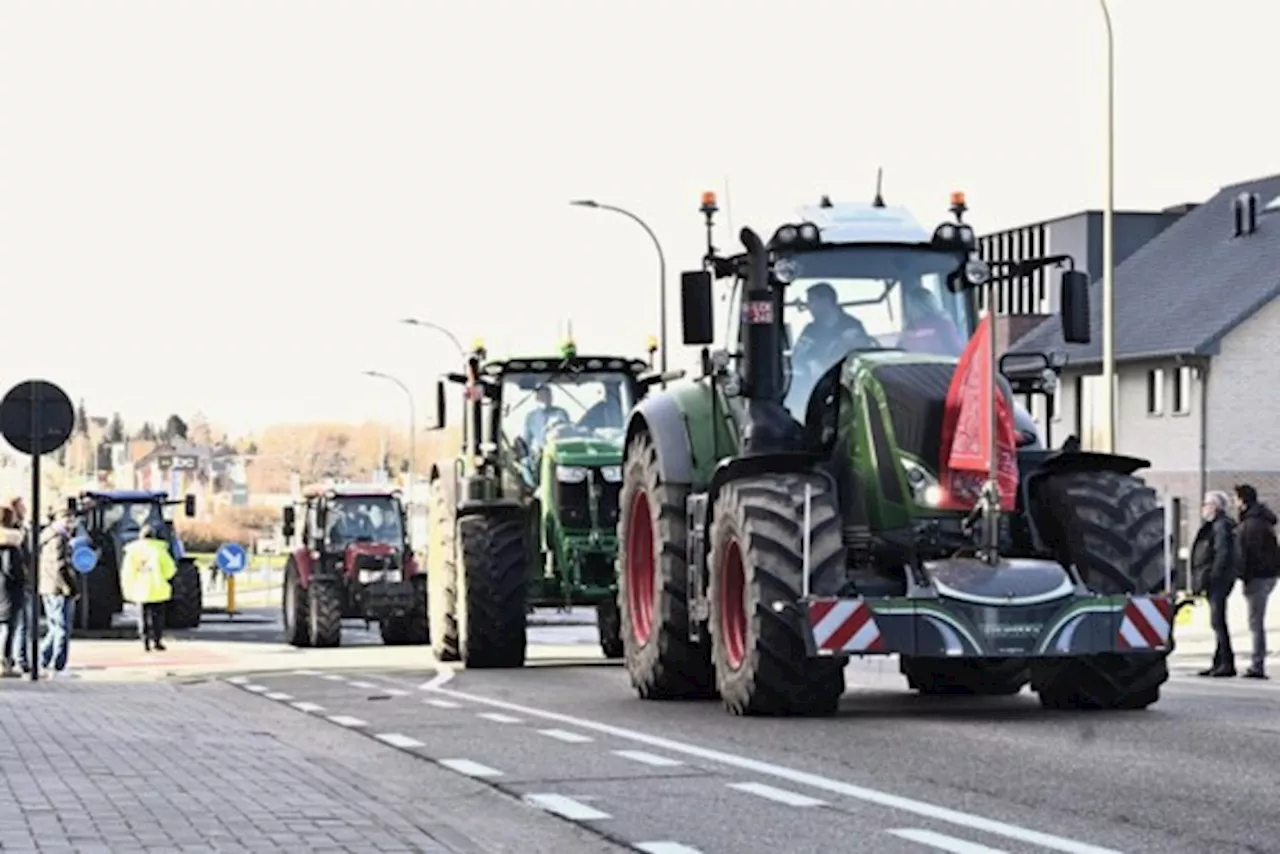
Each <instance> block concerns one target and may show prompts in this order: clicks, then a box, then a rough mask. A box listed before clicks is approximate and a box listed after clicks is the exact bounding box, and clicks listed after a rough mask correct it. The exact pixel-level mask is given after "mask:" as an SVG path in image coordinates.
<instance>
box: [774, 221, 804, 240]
mask: <svg viewBox="0 0 1280 854" xmlns="http://www.w3.org/2000/svg"><path fill="white" fill-rule="evenodd" d="M799 236H800V232H799V230H798V229H797V228H796V227H795V226H794V225H784V226H783V227H782V228H780V229H778V234H777V239H778V242H779V243H795V242H796V238H797V237H799Z"/></svg>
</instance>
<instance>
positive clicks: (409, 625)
mask: <svg viewBox="0 0 1280 854" xmlns="http://www.w3.org/2000/svg"><path fill="white" fill-rule="evenodd" d="M419 578H420V577H419ZM423 581H425V579H423V580H421V581H420V580H418V579H415V580H414V584H413V593H414V600H413V607H412V608H411V609H410V610H409V612H408V613H406V614H402V615H401V616H399V617H390V618H388V619H386V620H380V621H379V623H378V631H379V633H380V634H381V635H382V642H383V643H384V644H386V645H387V646H422V645H423V644H425V643H427V642H428V641H429V640H430V637H431V632H430V630H429V629H428V626H427V590H426V585H425V584H424V583H423Z"/></svg>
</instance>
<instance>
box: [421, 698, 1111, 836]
mask: <svg viewBox="0 0 1280 854" xmlns="http://www.w3.org/2000/svg"><path fill="white" fill-rule="evenodd" d="M446 681H447V680H446ZM441 684H443V683H441ZM434 690H436V691H439V692H440V693H442V694H446V695H448V696H450V697H453V698H455V699H458V700H465V701H467V702H470V703H476V704H479V705H482V706H489V707H491V708H495V709H506V710H507V711H510V712H518V713H520V714H523V715H527V716H529V717H534V718H541V719H543V720H547V721H554V722H556V723H560V724H566V725H568V726H572V727H576V728H578V729H585V730H591V731H592V732H598V733H601V734H604V735H609V736H613V737H615V738H623V739H626V740H627V741H634V742H637V743H639V744H647V745H649V746H650V747H656V748H659V749H661V750H668V751H670V752H672V753H680V754H683V755H685V756H692V757H695V758H697V759H703V760H706V761H708V762H715V763H718V764H720V765H727V766H730V767H732V768H737V769H739V770H742V771H749V772H751V773H753V774H760V775H762V776H765V777H773V778H775V779H778V780H786V781H788V782H791V783H796V784H798V785H801V786H808V787H810V788H813V789H820V790H822V791H825V792H831V793H832V794H836V795H842V796H844V797H847V798H853V799H854V800H859V801H864V802H866V803H871V804H877V805H878V806H882V807H887V808H889V809H896V810H900V811H901V812H906V813H912V814H914V815H919V816H923V817H925V818H929V819H933V820H934V821H941V822H946V823H947V824H954V825H958V826H960V827H965V828H968V829H969V830H978V831H981V832H983V833H990V834H992V835H994V836H1003V837H1005V838H1006V839H1015V840H1017V841H1019V842H1023V843H1026V844H1029V845H1038V846H1040V847H1041V848H1049V849H1051V850H1053V851H1062V852H1064V854H1123V852H1121V851H1118V850H1116V849H1114V848H1103V847H1102V846H1100V845H1090V844H1089V843H1087V842H1079V841H1077V840H1074V839H1067V838H1065V837H1062V836H1054V835H1053V834H1050V833H1041V832H1040V831H1038V830H1031V829H1030V828H1025V827H1019V826H1018V825H1016V824H1009V823H1008V822H1003V821H997V820H995V819H990V818H985V817H983V816H980V815H974V814H972V813H967V812H961V811H960V810H955V809H951V808H949V807H943V806H938V805H937V804H931V803H929V802H927V801H920V800H916V799H914V798H907V797H903V796H901V795H894V794H890V793H889V792H882V791H880V790H878V789H870V788H867V787H865V786H855V785H853V784H852V783H846V782H844V781H843V780H836V779H833V778H831V777H824V776H822V775H820V774H813V773H810V772H808V771H801V770H799V769H797V768H788V767H787V766H785V765H775V764H773V763H772V762H765V761H763V760H760V759H752V758H750V757H747V756H739V755H738V754H735V753H729V752H727V751H723V750H713V749H711V748H709V747H699V746H697V745H694V744H687V743H685V742H682V741H676V740H674V739H670V738H663V737H661V736H656V735H649V734H648V733H643V732H640V731H638V730H633V729H627V728H625V727H620V726H615V725H613V724H606V723H600V722H598V721H592V720H587V719H586V718H579V717H575V716H574V715H566V714H561V713H560V712H551V711H547V710H545V709H535V708H532V707H530V706H522V705H520V704H518V703H508V702H506V701H505V700H496V699H493V698H491V697H485V696H481V695H479V694H470V693H467V692H465V691H455V690H453V689H451V688H435V689H434Z"/></svg>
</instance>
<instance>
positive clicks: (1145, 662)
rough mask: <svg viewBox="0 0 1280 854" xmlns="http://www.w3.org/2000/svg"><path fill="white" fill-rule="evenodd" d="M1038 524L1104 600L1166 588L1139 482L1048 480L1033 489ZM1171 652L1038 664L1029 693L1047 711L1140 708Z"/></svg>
mask: <svg viewBox="0 0 1280 854" xmlns="http://www.w3.org/2000/svg"><path fill="white" fill-rule="evenodd" d="M1035 500H1036V504H1037V505H1038V506H1040V507H1042V508H1043V509H1044V512H1042V513H1040V514H1039V516H1038V518H1037V520H1036V522H1037V524H1038V525H1039V527H1040V530H1041V534H1042V536H1044V537H1045V539H1046V541H1047V542H1049V543H1050V544H1051V545H1052V546H1053V547H1054V548H1056V549H1057V550H1058V553H1059V556H1060V558H1061V559H1062V560H1064V562H1070V563H1072V564H1074V565H1075V567H1076V568H1077V569H1078V570H1079V572H1080V574H1081V577H1082V578H1083V579H1084V582H1085V584H1087V585H1088V586H1089V589H1090V590H1093V591H1094V592H1096V593H1100V594H1103V595H1111V596H1114V595H1124V594H1139V595H1145V594H1149V593H1156V592H1159V591H1161V590H1163V588H1164V511H1163V509H1162V508H1161V507H1160V503H1159V501H1158V500H1157V498H1156V493H1155V490H1153V489H1152V488H1151V487H1149V486H1147V484H1146V483H1145V482H1144V481H1143V480H1142V479H1141V478H1139V477H1134V476H1133V475H1124V474H1118V473H1116V472H1109V471H1087V472H1068V473H1064V474H1059V475H1050V476H1048V477H1046V478H1044V479H1043V480H1042V481H1041V482H1040V483H1039V484H1038V485H1037V487H1036V494H1035ZM1168 653H1169V650H1166V651H1164V652H1154V653H1151V652H1148V653H1106V654H1102V655H1090V656H1081V657H1075V658H1065V659H1044V660H1040V661H1037V662H1035V663H1033V665H1032V667H1031V688H1032V690H1034V691H1036V692H1037V693H1038V694H1039V695H1040V702H1041V704H1042V705H1044V706H1045V707H1046V708H1055V709H1145V708H1147V707H1148V706H1150V705H1151V704H1153V703H1155V702H1156V701H1157V700H1159V699H1160V686H1161V685H1163V684H1164V683H1165V682H1166V681H1168V679H1169V664H1168V660H1167V659H1168Z"/></svg>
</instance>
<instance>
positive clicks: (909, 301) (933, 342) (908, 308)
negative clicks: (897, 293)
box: [898, 282, 964, 356]
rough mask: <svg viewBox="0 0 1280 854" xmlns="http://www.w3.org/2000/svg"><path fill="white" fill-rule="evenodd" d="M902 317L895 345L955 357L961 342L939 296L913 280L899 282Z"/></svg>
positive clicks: (962, 342)
mask: <svg viewBox="0 0 1280 854" xmlns="http://www.w3.org/2000/svg"><path fill="white" fill-rule="evenodd" d="M902 317H903V320H904V321H905V322H906V323H905V325H904V327H903V329H902V335H901V336H900V337H899V339H898V346H899V347H901V348H902V349H903V350H910V351H912V352H914V353H932V354H934V355H937V356H958V355H960V353H961V352H962V351H963V350H964V341H963V340H961V338H960V333H959V331H957V329H956V325H955V324H954V323H953V322H952V321H951V318H949V317H947V315H946V313H945V312H943V310H942V306H940V305H939V304H938V299H937V297H936V296H934V295H933V294H932V293H930V292H929V291H927V290H925V289H924V288H923V287H921V286H920V285H919V284H918V283H916V282H903V283H902Z"/></svg>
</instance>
